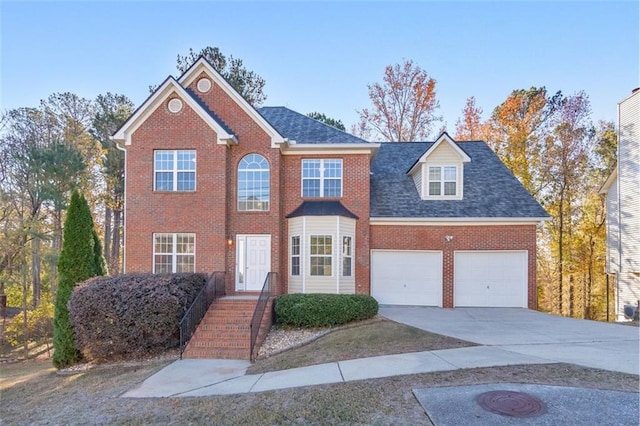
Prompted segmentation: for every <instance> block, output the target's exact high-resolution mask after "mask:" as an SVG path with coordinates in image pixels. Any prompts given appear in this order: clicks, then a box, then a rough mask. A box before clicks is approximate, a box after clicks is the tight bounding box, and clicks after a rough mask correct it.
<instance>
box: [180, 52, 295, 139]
mask: <svg viewBox="0 0 640 426" xmlns="http://www.w3.org/2000/svg"><path fill="white" fill-rule="evenodd" d="M202 72H205V73H206V74H207V75H208V76H209V77H210V78H211V79H212V80H213V81H214V83H216V84H218V86H220V88H222V90H223V91H224V92H225V93H226V94H227V95H228V96H229V97H230V98H231V99H232V100H233V101H234V102H235V103H236V104H238V106H240V108H242V109H243V110H244V111H245V112H246V113H247V115H249V117H251V118H252V119H253V121H255V122H256V123H257V124H258V126H260V127H261V128H262V130H264V131H265V132H266V133H267V134H268V135H269V136H270V137H271V146H272V147H274V148H275V147H276V146H277V145H278V144H281V143H283V142H285V138H283V137H282V134H280V133H279V132H278V130H276V128H275V127H273V126H272V125H271V124H270V123H269V122H268V121H267V120H266V119H265V118H264V117H263V116H262V115H261V114H260V113H258V110H256V108H254V107H253V105H251V104H250V103H249V102H248V101H247V100H246V99H245V98H243V97H242V95H240V93H238V91H237V90H236V89H234V88H233V86H231V84H230V83H229V82H228V81H227V80H226V79H225V78H224V77H223V76H222V75H221V74H220V73H219V72H218V71H217V70H216V69H215V68H214V67H213V65H211V63H210V62H209V61H207V60H206V59H205V58H204V56H200V57H199V58H198V59H197V60H196V61H195V62H194V63H193V64H192V65H191V66H190V67H189V68H187V70H186V71H185V72H184V73H182V75H181V76H180V77H179V78H178V82H179V83H180V84H181V85H183V86H185V87H186V86H188V85H190V84H191V83H192V82H193V81H194V80H195V79H196V78H198V76H200V74H201V73H202Z"/></svg>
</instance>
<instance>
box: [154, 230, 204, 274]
mask: <svg viewBox="0 0 640 426" xmlns="http://www.w3.org/2000/svg"><path fill="white" fill-rule="evenodd" d="M195 266H196V234H153V272H154V273H156V274H163V273H170V272H174V273H175V272H195Z"/></svg>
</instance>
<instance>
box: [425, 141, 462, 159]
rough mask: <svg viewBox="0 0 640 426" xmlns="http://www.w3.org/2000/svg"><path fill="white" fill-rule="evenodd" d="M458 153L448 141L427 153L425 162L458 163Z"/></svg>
mask: <svg viewBox="0 0 640 426" xmlns="http://www.w3.org/2000/svg"><path fill="white" fill-rule="evenodd" d="M460 162H461V161H460V154H458V153H457V152H456V151H455V150H454V149H453V148H452V147H451V145H449V144H448V143H441V144H440V145H438V147H437V148H436V149H435V150H434V151H433V152H432V153H430V154H429V158H428V159H427V163H434V164H458V163H460Z"/></svg>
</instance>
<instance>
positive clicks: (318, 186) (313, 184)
mask: <svg viewBox="0 0 640 426" xmlns="http://www.w3.org/2000/svg"><path fill="white" fill-rule="evenodd" d="M302 196H303V197H342V159H326V160H322V159H318V160H302Z"/></svg>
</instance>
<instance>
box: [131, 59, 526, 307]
mask: <svg viewBox="0 0 640 426" xmlns="http://www.w3.org/2000/svg"><path fill="white" fill-rule="evenodd" d="M204 76H206V74H205V73H204V72H203V73H202V74H200V76H198V77H197V78H195V79H190V80H189V81H192V83H190V85H189V89H191V90H192V92H191V93H193V94H195V95H196V96H198V97H199V98H200V99H201V101H202V102H203V103H204V104H206V106H207V107H208V108H209V109H210V110H211V111H214V112H215V114H216V115H217V117H218V119H219V120H220V121H221V122H222V123H224V124H225V125H226V126H228V127H229V128H230V129H233V132H234V135H235V136H236V138H237V145H230V146H227V145H224V144H219V143H218V135H217V134H216V132H215V131H214V130H212V128H211V127H210V126H209V125H208V124H207V123H206V122H205V120H203V118H202V116H201V115H199V114H198V113H197V112H196V111H195V110H194V109H193V108H191V107H190V106H189V104H188V103H187V102H184V107H183V109H182V110H181V111H180V112H178V113H171V112H169V111H168V109H167V103H168V101H169V100H170V99H172V98H174V97H179V93H177V92H174V93H173V94H170V95H169V96H167V97H165V99H164V100H163V101H162V102H161V103H159V104H158V105H157V106H156V107H155V110H154V111H153V112H151V113H150V114H149V115H148V116H146V118H145V119H144V122H143V123H142V124H141V125H140V126H139V127H138V128H137V129H136V130H135V131H134V133H133V134H132V136H131V141H130V142H131V143H130V144H129V145H127V146H126V151H127V154H126V210H125V211H126V240H125V250H126V262H125V269H126V272H149V271H151V270H152V268H153V234H154V233H161V232H162V233H165V232H166V233H194V234H195V235H196V254H195V262H196V271H198V272H206V273H211V272H213V271H226V273H227V274H226V277H227V282H226V287H227V293H234V292H235V279H236V277H235V265H236V247H235V237H236V235H239V234H269V235H271V270H272V271H276V272H278V273H279V276H280V286H281V287H280V289H279V292H280V293H286V292H287V291H288V282H287V281H288V271H289V259H288V254H287V253H288V250H289V247H288V239H289V238H288V235H287V234H288V231H287V229H288V228H287V219H286V218H285V217H286V215H287V214H289V213H291V212H292V211H294V210H295V209H296V208H297V207H298V206H299V205H300V204H301V203H302V202H303V201H304V200H309V198H304V199H303V198H302V195H301V186H302V182H301V180H302V171H301V163H302V160H303V159H307V158H324V159H327V158H341V159H342V164H343V178H342V179H343V180H342V188H343V192H342V197H341V198H339V201H340V202H341V203H342V204H343V205H344V206H345V207H346V208H347V209H349V210H350V211H351V212H352V213H354V214H355V215H357V216H358V219H357V221H356V235H355V242H356V245H355V257H354V269H355V281H356V292H357V293H361V294H370V289H371V285H370V259H371V249H403V250H441V251H442V252H443V263H444V266H443V269H444V270H443V306H444V307H453V306H454V300H453V297H454V296H453V294H454V293H453V290H454V289H453V254H454V251H456V250H526V251H527V252H528V267H529V268H528V304H529V308H534V309H535V308H536V286H535V282H536V279H535V278H536V277H535V271H536V247H535V245H536V226H535V225H499V226H498V225H496V226H477V225H473V226H398V225H394V226H387V225H373V226H371V225H370V223H369V220H370V210H369V209H370V188H369V186H370V183H369V175H370V163H371V158H370V154H369V153H366V151H362V153H353V152H352V153H349V154H339V153H338V152H339V149H338V150H332V151H330V152H327V153H326V154H322V155H319V154H317V153H314V154H310V155H304V154H301V153H300V154H299V153H296V154H295V155H291V152H283V151H281V149H280V148H279V147H272V136H271V135H269V134H268V133H267V132H266V131H265V130H264V126H261V125H259V124H258V123H257V122H256V121H255V117H252V116H251V115H250V114H249V113H248V112H247V109H246V105H245V106H244V107H243V106H241V105H240V104H239V103H238V101H237V99H234V98H232V97H230V96H229V95H228V94H227V92H225V90H223V89H222V88H221V87H220V86H219V85H218V84H216V83H214V84H213V86H212V88H211V90H209V91H208V92H206V93H201V92H199V91H198V90H197V88H196V84H197V81H198V80H199V79H200V77H204ZM157 149H191V150H195V151H196V164H197V167H196V190H195V191H194V192H158V191H154V188H153V182H154V176H153V174H154V150H157ZM251 153H258V154H260V155H262V156H263V157H264V158H265V159H266V160H267V161H268V163H269V171H270V200H269V202H270V209H269V211H265V212H239V211H238V208H237V190H238V188H237V175H238V172H237V170H238V164H239V162H240V160H241V159H242V158H243V157H244V156H246V155H247V154H251ZM285 154H286V155H285ZM446 235H451V236H453V237H454V238H453V239H452V240H451V241H446V240H445V236H446ZM229 242H230V243H229Z"/></svg>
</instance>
